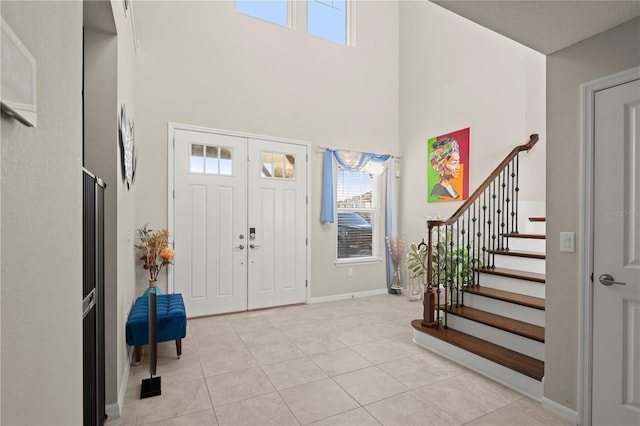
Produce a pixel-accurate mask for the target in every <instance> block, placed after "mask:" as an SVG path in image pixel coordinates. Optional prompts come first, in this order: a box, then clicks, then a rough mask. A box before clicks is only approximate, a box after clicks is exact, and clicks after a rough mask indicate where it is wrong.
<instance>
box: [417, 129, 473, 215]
mask: <svg viewBox="0 0 640 426" xmlns="http://www.w3.org/2000/svg"><path fill="white" fill-rule="evenodd" d="M467 198H469V128H468V127H467V128H466V129H462V130H458V131H456V132H452V133H447V134H446V135H442V136H438V137H435V138H430V139H429V140H428V142H427V200H428V201H429V202H430V203H440V202H444V201H462V200H466V199H467Z"/></svg>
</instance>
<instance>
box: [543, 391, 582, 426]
mask: <svg viewBox="0 0 640 426" xmlns="http://www.w3.org/2000/svg"><path fill="white" fill-rule="evenodd" d="M540 402H541V403H542V408H545V409H547V410H549V411H553V412H554V413H556V414H557V415H559V416H561V417H564V418H565V419H567V420H569V421H572V422H574V423H576V424H577V423H578V412H577V411H574V410H572V409H570V408H567V407H565V406H564V405H561V404H558V403H557V402H555V401H552V400H550V399H549V398H545V397H544V396H543V397H542V398H541V399H540Z"/></svg>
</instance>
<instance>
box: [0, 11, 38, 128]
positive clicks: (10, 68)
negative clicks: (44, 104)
mask: <svg viewBox="0 0 640 426" xmlns="http://www.w3.org/2000/svg"><path fill="white" fill-rule="evenodd" d="M0 30H1V31H2V36H0V51H1V57H2V59H1V60H0V64H2V66H1V67H0V68H1V69H0V76H1V77H2V78H1V80H2V90H1V93H2V99H0V109H2V111H3V112H4V113H6V114H9V115H10V116H12V117H13V118H15V119H16V120H18V121H19V122H20V123H22V124H24V125H25V126H28V127H36V124H37V122H38V108H37V105H36V60H35V59H34V57H33V56H32V55H31V53H29V51H28V50H27V48H26V47H25V45H24V44H22V41H20V39H19V38H18V36H17V35H16V33H14V32H13V30H12V29H11V27H10V26H9V24H7V23H6V22H5V20H4V19H2V20H1V21H0Z"/></svg>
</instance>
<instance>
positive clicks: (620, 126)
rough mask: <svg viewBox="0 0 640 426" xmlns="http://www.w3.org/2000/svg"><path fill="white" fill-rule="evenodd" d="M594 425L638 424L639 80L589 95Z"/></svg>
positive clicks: (639, 365) (639, 407)
mask: <svg viewBox="0 0 640 426" xmlns="http://www.w3.org/2000/svg"><path fill="white" fill-rule="evenodd" d="M594 123H595V127H594V140H595V151H594V152H595V158H594V161H595V167H594V170H595V174H594V177H595V179H594V180H595V182H594V188H595V194H594V203H595V204H594V208H595V212H594V218H595V220H594V284H593V285H594V289H593V290H594V292H593V296H594V299H593V300H594V302H593V303H594V306H593V382H592V383H593V390H592V423H593V424H594V425H639V424H640V80H635V81H632V82H629V83H626V84H622V85H618V86H615V87H612V88H609V89H606V90H601V91H599V92H597V93H596V95H595V117H594Z"/></svg>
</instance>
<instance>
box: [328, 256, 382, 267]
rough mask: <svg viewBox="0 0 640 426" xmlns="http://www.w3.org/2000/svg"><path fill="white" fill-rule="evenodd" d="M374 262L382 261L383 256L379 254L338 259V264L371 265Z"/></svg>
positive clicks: (336, 262) (336, 263)
mask: <svg viewBox="0 0 640 426" xmlns="http://www.w3.org/2000/svg"><path fill="white" fill-rule="evenodd" d="M372 263H382V258H381V257H379V256H373V257H363V258H353V259H336V261H335V265H336V266H353V265H369V264H372Z"/></svg>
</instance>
